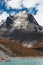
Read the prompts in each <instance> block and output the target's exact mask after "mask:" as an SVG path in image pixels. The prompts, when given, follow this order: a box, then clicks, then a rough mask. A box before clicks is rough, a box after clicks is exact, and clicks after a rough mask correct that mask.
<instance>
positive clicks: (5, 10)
mask: <svg viewBox="0 0 43 65" xmlns="http://www.w3.org/2000/svg"><path fill="white" fill-rule="evenodd" d="M24 10H26V11H28V13H31V14H33V16H34V17H35V18H36V20H37V21H38V23H39V24H40V25H43V0H0V22H1V21H2V20H3V19H6V18H7V17H8V16H9V15H15V14H16V13H18V12H20V11H24Z"/></svg>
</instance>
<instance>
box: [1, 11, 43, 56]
mask: <svg viewBox="0 0 43 65" xmlns="http://www.w3.org/2000/svg"><path fill="white" fill-rule="evenodd" d="M0 51H2V52H4V54H7V55H8V56H12V57H16V56H17V57H18V56H23V57H24V56H43V27H42V26H40V25H39V24H38V22H37V21H36V20H35V18H34V17H33V15H31V14H29V13H28V12H26V11H22V12H19V13H17V14H16V15H15V16H9V17H7V19H6V20H5V21H4V20H2V22H1V24H0Z"/></svg>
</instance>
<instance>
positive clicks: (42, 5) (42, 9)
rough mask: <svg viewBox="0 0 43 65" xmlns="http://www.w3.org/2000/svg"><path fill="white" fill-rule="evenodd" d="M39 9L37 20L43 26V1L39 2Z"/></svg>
mask: <svg viewBox="0 0 43 65" xmlns="http://www.w3.org/2000/svg"><path fill="white" fill-rule="evenodd" d="M37 9H38V12H37V15H35V19H36V20H37V21H38V23H39V24H40V25H42V26H43V0H40V1H39V5H38V7H37Z"/></svg>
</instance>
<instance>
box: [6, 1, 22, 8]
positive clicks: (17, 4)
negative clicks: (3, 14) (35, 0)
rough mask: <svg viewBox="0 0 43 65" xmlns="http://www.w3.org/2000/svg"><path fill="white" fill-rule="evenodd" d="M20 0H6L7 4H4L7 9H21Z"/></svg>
mask: <svg viewBox="0 0 43 65" xmlns="http://www.w3.org/2000/svg"><path fill="white" fill-rule="evenodd" d="M21 1H22V0H8V1H6V2H7V3H6V6H7V7H8V8H9V7H11V8H13V9H14V8H18V9H19V8H21V4H22V2H21Z"/></svg>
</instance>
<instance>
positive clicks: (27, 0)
mask: <svg viewBox="0 0 43 65" xmlns="http://www.w3.org/2000/svg"><path fill="white" fill-rule="evenodd" d="M38 2H39V0H23V6H24V7H27V8H30V7H34V6H35V5H36V3H38Z"/></svg>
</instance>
